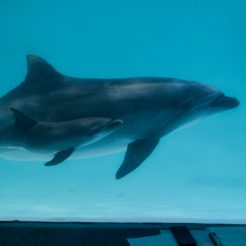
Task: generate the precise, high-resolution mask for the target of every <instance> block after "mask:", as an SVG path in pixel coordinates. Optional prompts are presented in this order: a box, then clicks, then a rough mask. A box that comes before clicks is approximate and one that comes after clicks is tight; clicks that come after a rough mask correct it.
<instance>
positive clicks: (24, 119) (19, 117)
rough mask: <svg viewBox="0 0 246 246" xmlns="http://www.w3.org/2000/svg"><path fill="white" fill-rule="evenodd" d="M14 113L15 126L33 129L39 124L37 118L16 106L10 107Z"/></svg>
mask: <svg viewBox="0 0 246 246" xmlns="http://www.w3.org/2000/svg"><path fill="white" fill-rule="evenodd" d="M10 110H11V111H12V113H13V114H14V117H15V126H16V127H17V128H19V129H22V130H25V129H31V128H32V127H34V126H35V125H36V124H37V121H36V120H33V119H31V118H29V117H28V116H26V115H25V114H23V113H22V112H20V111H19V110H17V109H15V108H10Z"/></svg>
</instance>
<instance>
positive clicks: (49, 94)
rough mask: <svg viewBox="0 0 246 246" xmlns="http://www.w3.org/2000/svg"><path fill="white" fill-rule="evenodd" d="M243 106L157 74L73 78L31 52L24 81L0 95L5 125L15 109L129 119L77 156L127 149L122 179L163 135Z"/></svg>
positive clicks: (55, 116) (10, 154)
mask: <svg viewBox="0 0 246 246" xmlns="http://www.w3.org/2000/svg"><path fill="white" fill-rule="evenodd" d="M238 105H239V101H238V100H237V99H236V98H234V97H229V96H226V95H224V93H223V92H221V91H219V90H218V89H216V88H213V87H211V86H209V85H207V84H204V83H198V82H194V81H187V80H181V79H174V78H158V77H136V78H124V79H91V78H90V79H88V78H84V79H81V78H73V77H69V76H65V75H63V74H61V73H60V72H58V71H57V70H55V69H54V68H53V67H52V66H51V65H50V64H49V63H47V62H46V61H45V60H44V59H42V58H40V57H37V56H33V55H28V56H27V74H26V77H25V80H24V81H23V82H22V83H21V84H19V85H18V86H17V87H16V88H15V89H13V90H12V91H10V92H9V93H7V94H6V95H4V96H3V97H1V98H0V109H1V114H0V129H3V128H4V127H7V126H9V125H11V124H12V125H13V124H14V122H13V116H12V115H11V112H10V110H9V108H11V107H12V108H17V109H18V110H20V111H21V112H25V113H26V114H28V115H29V116H30V117H32V118H33V119H35V120H36V121H40V122H53V123H59V122H64V121H66V122H69V121H73V120H77V119H83V118H94V117H96V118H108V119H120V120H122V122H124V123H123V124H122V125H121V127H119V128H117V129H116V130H115V131H113V132H112V133H111V134H109V135H107V136H106V137H103V138H101V139H100V140H98V141H95V142H93V143H91V144H88V145H86V146H80V147H78V148H77V149H76V152H75V153H74V154H73V155H72V157H73V158H82V157H90V156H95V155H103V154H109V153H112V152H117V151H126V154H125V158H124V160H123V163H122V164H121V166H120V168H119V169H118V171H117V173H116V178H117V179H120V178H122V177H124V176H126V175H127V174H129V173H130V172H132V171H133V170H135V169H136V168H137V167H139V166H140V165H141V163H143V162H144V160H146V159H147V158H148V156H149V155H150V154H151V153H152V152H153V151H154V149H155V148H156V146H157V145H158V143H159V141H160V139H161V138H162V137H164V136H166V135H167V134H169V133H171V132H174V131H175V130H178V129H181V128H183V127H185V126H188V125H190V124H192V123H195V122H198V121H200V120H202V119H204V118H206V117H208V116H210V115H213V114H215V113H218V112H221V111H225V110H229V109H233V108H236V107H237V106H238ZM68 138H69V137H68ZM64 141H65V140H64ZM0 155H1V156H3V157H5V158H12V159H24V160H28V159H30V160H35V159H39V160H40V159H41V160H47V159H48V158H50V157H49V156H48V155H46V154H45V153H33V152H32V151H25V150H22V149H18V148H13V149H11V150H10V151H1V153H0Z"/></svg>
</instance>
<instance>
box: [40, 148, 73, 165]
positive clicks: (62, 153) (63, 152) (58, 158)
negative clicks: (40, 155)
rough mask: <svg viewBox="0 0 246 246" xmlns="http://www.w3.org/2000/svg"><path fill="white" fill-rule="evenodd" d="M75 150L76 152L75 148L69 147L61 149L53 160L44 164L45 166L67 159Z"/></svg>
mask: <svg viewBox="0 0 246 246" xmlns="http://www.w3.org/2000/svg"><path fill="white" fill-rule="evenodd" d="M73 152H74V148H68V149H65V150H61V151H59V152H57V153H56V154H55V156H54V158H53V159H52V160H50V161H48V162H46V163H45V164H44V165H45V166H54V165H57V164H59V163H61V162H63V161H65V160H66V159H67V158H68V157H69V156H70V155H71V154H72V153H73Z"/></svg>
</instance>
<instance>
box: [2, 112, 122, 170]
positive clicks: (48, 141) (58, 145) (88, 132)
mask: <svg viewBox="0 0 246 246" xmlns="http://www.w3.org/2000/svg"><path fill="white" fill-rule="evenodd" d="M10 110H11V111H12V112H13V114H14V117H15V123H14V124H13V125H10V126H8V127H6V128H4V129H2V130H1V131H0V147H1V148H3V147H5V148H10V149H12V148H20V149H26V150H28V151H32V152H36V153H47V154H48V153H49V154H53V153H55V156H54V158H53V159H52V160H50V161H48V162H47V163H45V165H46V166H53V165H57V164H59V163H61V162H62V161H64V160H66V159H67V158H68V157H69V156H70V155H72V153H73V152H74V151H75V150H76V149H77V148H79V147H81V146H85V145H87V144H90V143H93V142H94V141H98V140H100V139H102V138H103V137H105V136H107V135H108V134H111V133H112V132H113V131H114V130H116V129H117V128H118V127H119V126H120V125H121V124H122V123H123V122H122V121H121V120H111V119H107V118H84V119H77V120H70V121H64V122H55V123H54V122H38V121H35V120H33V119H31V118H30V117H28V116H26V115H25V114H23V113H22V112H20V111H19V110H17V109H15V108H10Z"/></svg>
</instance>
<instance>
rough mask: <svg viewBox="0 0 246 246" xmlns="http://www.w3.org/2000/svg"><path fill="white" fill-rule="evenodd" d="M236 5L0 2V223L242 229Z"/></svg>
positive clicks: (243, 72)
mask: <svg viewBox="0 0 246 246" xmlns="http://www.w3.org/2000/svg"><path fill="white" fill-rule="evenodd" d="M245 9H246V2H245V1H243V0H235V1H231V0H223V1H222V0H213V1H212V0H207V1H200V0H187V1H182V0H174V1H171V0H167V1H161V0H152V1H148V0H141V1H140V0H134V1H130V0H124V1H121V0H119V1H113V0H105V1H99V0H90V1H89V0H80V1H79V0H75V1H68V0H60V1H58V0H55V1H47V0H43V1H32V0H24V1H17V0H11V1H6V0H2V1H1V2H0V70H1V84H0V96H1V98H0V173H1V179H0V187H1V188H0V220H1V221H12V220H20V221H74V222H163V223H165V222H180V223H181V222H185V223H225V224H226V223H236V224H245V223H246V196H245V193H246V178H245V174H246V165H245V164H246V162H245V156H246V153H245V151H246V148H245V147H246V108H245V100H246V95H245V94H246V59H245V57H246V32H245V30H246V29H245V26H246V14H245Z"/></svg>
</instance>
